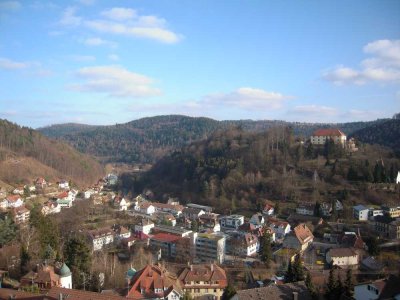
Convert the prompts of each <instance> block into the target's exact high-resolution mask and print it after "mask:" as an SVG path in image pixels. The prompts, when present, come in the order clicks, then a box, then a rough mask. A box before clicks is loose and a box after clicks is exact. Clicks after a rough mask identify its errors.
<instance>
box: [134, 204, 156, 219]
mask: <svg viewBox="0 0 400 300" xmlns="http://www.w3.org/2000/svg"><path fill="white" fill-rule="evenodd" d="M138 210H139V212H141V213H142V214H146V215H149V216H151V215H152V214H154V213H155V211H156V209H155V207H154V206H153V204H152V203H151V202H143V203H141V204H140V205H139V209H138Z"/></svg>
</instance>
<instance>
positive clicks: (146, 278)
mask: <svg viewBox="0 0 400 300" xmlns="http://www.w3.org/2000/svg"><path fill="white" fill-rule="evenodd" d="M130 286H131V288H130V289H129V291H128V295H127V298H133V299H167V300H179V299H181V297H183V295H184V293H183V291H182V287H181V285H180V282H179V280H178V277H177V276H176V275H175V274H173V273H170V272H169V271H168V270H167V269H165V267H163V266H162V265H158V264H157V265H147V266H146V267H144V268H143V269H141V270H139V271H138V272H136V273H135V274H134V275H133V277H132V279H131V284H130Z"/></svg>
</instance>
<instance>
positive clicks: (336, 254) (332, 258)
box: [326, 248, 358, 266]
mask: <svg viewBox="0 0 400 300" xmlns="http://www.w3.org/2000/svg"><path fill="white" fill-rule="evenodd" d="M326 261H327V263H328V264H332V265H333V266H355V265H358V254H357V253H356V251H354V249H353V248H332V249H329V251H328V252H327V253H326Z"/></svg>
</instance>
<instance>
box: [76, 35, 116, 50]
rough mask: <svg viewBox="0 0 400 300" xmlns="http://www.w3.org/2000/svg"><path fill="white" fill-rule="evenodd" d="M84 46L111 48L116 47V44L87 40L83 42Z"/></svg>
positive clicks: (106, 41)
mask: <svg viewBox="0 0 400 300" xmlns="http://www.w3.org/2000/svg"><path fill="white" fill-rule="evenodd" d="M83 43H84V44H85V45H86V46H109V47H111V48H115V47H117V44H116V43H114V42H111V41H108V40H105V39H102V38H98V37H95V38H87V39H86V40H84V41H83Z"/></svg>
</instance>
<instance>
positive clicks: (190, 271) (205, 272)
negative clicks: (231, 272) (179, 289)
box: [179, 264, 228, 288]
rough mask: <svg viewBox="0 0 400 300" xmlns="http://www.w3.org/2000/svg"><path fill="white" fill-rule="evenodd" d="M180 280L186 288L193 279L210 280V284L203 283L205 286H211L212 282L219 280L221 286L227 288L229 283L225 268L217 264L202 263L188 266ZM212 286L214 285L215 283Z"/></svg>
mask: <svg viewBox="0 0 400 300" xmlns="http://www.w3.org/2000/svg"><path fill="white" fill-rule="evenodd" d="M179 281H180V282H181V284H182V286H183V287H184V288H185V287H187V286H190V285H191V281H194V282H196V281H197V282H199V281H203V282H210V284H208V285H207V284H203V286H210V287H211V282H218V287H219V288H225V287H226V286H227V285H228V283H227V278H226V273H225V270H224V269H222V268H221V267H219V266H217V265H216V264H210V265H209V264H201V265H191V266H190V267H186V268H185V269H184V270H183V271H182V272H181V274H180V275H179ZM193 286H195V284H194V285H193ZM212 286H213V287H214V286H215V285H212Z"/></svg>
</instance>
